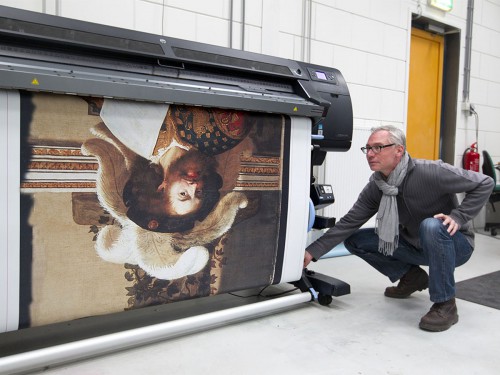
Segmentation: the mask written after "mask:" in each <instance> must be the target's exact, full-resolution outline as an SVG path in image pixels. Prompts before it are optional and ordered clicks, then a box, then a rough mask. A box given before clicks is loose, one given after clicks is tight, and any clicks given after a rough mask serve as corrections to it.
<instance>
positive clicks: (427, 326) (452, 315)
mask: <svg viewBox="0 0 500 375" xmlns="http://www.w3.org/2000/svg"><path fill="white" fill-rule="evenodd" d="M456 322H458V311H457V305H456V303H455V298H452V299H450V300H449V301H446V302H440V303H435V304H434V305H432V307H431V309H430V310H429V312H428V313H427V314H425V315H424V316H423V317H422V319H420V324H419V327H420V328H421V329H423V330H426V331H432V332H441V331H446V330H447V329H448V328H450V327H451V326H452V325H453V324H455V323H456Z"/></svg>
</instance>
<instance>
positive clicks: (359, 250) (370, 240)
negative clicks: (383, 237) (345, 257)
mask: <svg viewBox="0 0 500 375" xmlns="http://www.w3.org/2000/svg"><path fill="white" fill-rule="evenodd" d="M377 244H378V236H377V235H376V234H375V232H374V230H373V229H371V230H367V229H359V230H357V231H356V232H354V233H353V234H351V235H350V236H349V237H348V238H347V239H345V240H344V246H345V247H346V249H347V250H348V251H349V252H350V253H351V254H355V255H358V254H366V253H367V252H371V251H372V248H374V249H375V250H376V249H377Z"/></svg>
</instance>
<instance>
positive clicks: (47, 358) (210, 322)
mask: <svg viewBox="0 0 500 375" xmlns="http://www.w3.org/2000/svg"><path fill="white" fill-rule="evenodd" d="M311 300H312V295H311V293H309V292H303V293H298V294H292V295H289V296H285V297H279V298H275V299H272V300H268V301H263V302H256V303H252V304H249V305H244V306H238V307H233V308H230V309H226V310H220V311H215V312H211V313H207V314H202V315H198V316H193V317H188V318H184V319H178V320H174V321H171V322H165V323H160V324H154V325H151V326H147V327H141V328H136V329H132V330H127V331H122V332H117V333H112V334H109V335H104V336H99V337H94V338H90V339H86V340H80V341H76V342H70V343H67V344H62V345H56V346H52V347H48V348H44V349H39V350H33V351H30V352H26V353H21V354H15V355H11V356H8V357H3V358H0V373H1V374H15V373H22V372H27V371H33V370H38V369H42V368H46V367H48V366H57V365H62V364H64V363H68V362H73V361H76V360H82V359H88V358H91V357H96V356H101V355H104V354H109V353H112V352H117V351H120V350H124V349H131V348H134V347H137V346H141V345H145V344H151V343H154V342H158V341H161V340H166V339H169V338H173V337H177V336H182V335H186V334H189V333H195V332H199V331H201V330H203V329H209V328H215V327H220V326H222V325H226V324H229V323H235V322H237V321H241V320H244V319H249V318H256V317H259V316H263V315H266V314H270V313H273V312H277V311H279V310H283V309H285V308H288V307H291V306H295V305H298V304H300V303H304V302H310V301H311Z"/></svg>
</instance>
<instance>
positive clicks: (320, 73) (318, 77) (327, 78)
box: [307, 68, 337, 85]
mask: <svg viewBox="0 0 500 375" xmlns="http://www.w3.org/2000/svg"><path fill="white" fill-rule="evenodd" d="M307 70H308V71H309V75H310V76H311V79H312V80H313V81H318V82H324V83H331V84H334V85H336V84H337V79H336V78H335V73H334V72H333V71H328V70H326V69H313V68H307Z"/></svg>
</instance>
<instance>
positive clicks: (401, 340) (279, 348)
mask: <svg viewBox="0 0 500 375" xmlns="http://www.w3.org/2000/svg"><path fill="white" fill-rule="evenodd" d="M499 240H500V236H499V237H491V236H489V235H481V234H478V235H477V246H476V250H475V253H474V255H473V257H472V258H471V260H470V261H469V262H468V263H466V264H465V265H464V266H462V267H460V268H458V269H457V271H456V281H461V280H465V279H468V278H471V277H475V276H479V275H483V274H486V273H489V272H493V271H498V270H500V242H499ZM310 268H311V269H313V270H315V271H317V272H322V273H324V274H327V275H330V276H333V277H335V278H338V279H341V280H343V281H346V282H347V283H349V284H350V285H351V294H348V295H345V296H341V297H338V298H334V299H333V302H332V303H331V304H330V305H329V306H321V305H319V304H317V303H312V302H307V303H302V304H300V305H298V306H296V307H294V308H291V309H287V310H285V311H283V312H280V313H277V314H273V315H269V316H264V317H260V318H255V319H251V320H248V321H244V322H240V323H236V324H230V325H225V326H223V327H219V328H214V329H210V330H206V331H204V332H198V333H194V334H190V335H187V336H182V337H177V338H173V339H169V340H166V341H163V342H160V343H156V344H150V345H146V346H143V347H140V348H135V349H130V350H126V351H122V352H117V353H114V354H110V355H106V356H102V357H97V358H93V359H90V360H85V361H81V362H77V363H72V364H68V365H63V366H60V367H57V368H52V369H46V370H45V371H43V373H44V374H72V375H74V374H92V375H104V374H140V373H143V374H178V375H179V374H202V373H203V374H207V373H214V374H239V375H241V374H342V375H343V374H355V375H360V374H368V375H376V374H405V375H411V374H454V375H458V374H467V375H471V374H481V375H487V374H499V371H500V356H499V353H500V332H499V329H500V310H496V309H492V308H489V307H485V306H482V305H479V304H475V303H471V302H467V301H464V300H460V299H457V305H458V312H459V316H460V320H459V322H458V324H456V325H455V326H453V327H452V328H451V329H449V330H448V331H445V332H441V333H430V332H425V331H422V330H420V329H419V328H418V322H419V320H420V317H421V316H422V315H424V314H425V313H426V312H427V311H428V309H429V308H430V306H431V302H430V301H429V298H428V293H427V291H424V292H420V293H416V294H414V295H413V296H411V297H410V298H408V299H406V300H394V299H390V298H386V297H384V295H383V291H384V289H385V287H386V286H388V285H389V282H388V280H387V279H386V278H385V277H384V276H382V275H380V274H378V273H377V272H376V271H375V270H373V269H372V268H371V267H369V266H368V265H367V264H366V263H364V262H363V261H362V260H360V259H359V258H357V257H354V256H342V257H335V258H329V259H322V260H320V261H319V262H317V263H315V264H314V265H313V266H312V267H310ZM290 287H291V286H290V285H285V286H284V288H285V289H286V288H290ZM499 288H500V286H499ZM212 298H213V297H212ZM235 298H236V297H235Z"/></svg>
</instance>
